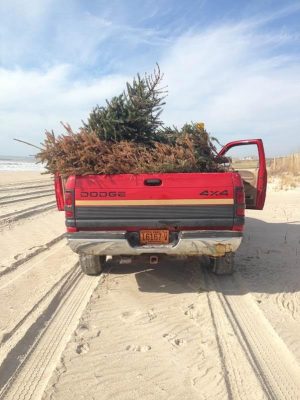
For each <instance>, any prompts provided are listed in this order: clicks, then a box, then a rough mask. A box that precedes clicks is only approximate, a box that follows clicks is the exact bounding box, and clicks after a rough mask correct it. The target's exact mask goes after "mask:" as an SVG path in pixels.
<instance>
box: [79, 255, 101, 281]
mask: <svg viewBox="0 0 300 400" xmlns="http://www.w3.org/2000/svg"><path fill="white" fill-rule="evenodd" d="M104 261H105V256H101V257H100V256H93V255H89V254H79V264H80V267H81V270H82V272H83V273H84V274H86V275H93V276H95V275H100V274H101V271H102V267H103V264H104Z"/></svg>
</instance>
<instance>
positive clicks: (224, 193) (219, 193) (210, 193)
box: [199, 190, 229, 196]
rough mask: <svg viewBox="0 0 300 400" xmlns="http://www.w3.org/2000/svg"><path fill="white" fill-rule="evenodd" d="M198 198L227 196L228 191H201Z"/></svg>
mask: <svg viewBox="0 0 300 400" xmlns="http://www.w3.org/2000/svg"><path fill="white" fill-rule="evenodd" d="M199 194H200V196H229V192H228V190H222V191H220V190H203V192H201V193H199Z"/></svg>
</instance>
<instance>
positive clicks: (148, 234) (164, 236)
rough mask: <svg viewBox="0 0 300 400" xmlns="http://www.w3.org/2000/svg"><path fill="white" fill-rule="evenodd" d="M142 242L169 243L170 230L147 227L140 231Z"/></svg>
mask: <svg viewBox="0 0 300 400" xmlns="http://www.w3.org/2000/svg"><path fill="white" fill-rule="evenodd" d="M140 242H141V244H168V243H169V231H168V230H164V229H147V230H145V231H140Z"/></svg>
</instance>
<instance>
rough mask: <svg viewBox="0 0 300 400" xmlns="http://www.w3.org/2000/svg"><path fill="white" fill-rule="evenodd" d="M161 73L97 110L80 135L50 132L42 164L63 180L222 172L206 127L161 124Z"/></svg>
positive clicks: (68, 130) (163, 91)
mask: <svg viewBox="0 0 300 400" xmlns="http://www.w3.org/2000/svg"><path fill="white" fill-rule="evenodd" d="M162 78H163V75H162V74H161V72H160V69H159V67H158V66H157V69H156V70H155V71H154V73H153V74H151V75H147V74H145V76H144V77H141V76H140V75H139V74H138V75H137V77H136V78H134V80H133V82H132V83H131V84H130V83H127V84H126V90H124V92H123V93H122V94H120V95H119V96H115V97H113V98H112V99H111V100H107V101H106V105H105V106H98V105H97V106H96V107H95V108H94V109H93V110H92V112H91V113H90V115H89V117H88V120H87V122H86V123H84V125H83V127H82V128H80V129H79V131H78V132H73V131H72V129H71V127H70V126H69V125H68V124H63V127H64V129H65V133H64V134H61V135H59V136H57V137H56V136H55V134H54V132H48V131H47V132H46V134H45V135H46V136H45V139H44V141H43V143H42V149H41V151H40V152H39V153H38V154H37V158H38V159H39V160H40V161H41V162H43V163H44V164H45V168H46V170H47V172H49V173H53V174H55V173H60V174H61V175H63V176H69V175H79V174H80V175H86V174H123V173H131V174H138V173H143V172H145V173H150V172H217V171H222V170H223V169H224V168H223V166H221V165H220V163H219V162H218V160H217V158H216V156H217V151H216V147H215V145H214V142H216V139H215V138H212V137H211V136H210V135H209V134H208V133H207V132H206V130H205V128H204V124H202V123H189V124H185V125H184V126H183V127H182V128H181V129H177V128H175V127H173V128H171V127H166V126H165V125H164V124H163V122H162V121H161V119H160V115H161V113H162V111H163V106H164V105H165V97H166V94H167V91H166V88H163V87H161V81H162Z"/></svg>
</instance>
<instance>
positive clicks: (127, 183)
mask: <svg viewBox="0 0 300 400" xmlns="http://www.w3.org/2000/svg"><path fill="white" fill-rule="evenodd" d="M245 145H255V146H256V147H257V151H258V165H257V168H253V169H239V170H233V169H232V171H230V172H218V173H152V174H138V175H133V174H122V175H83V176H74V175H73V176H69V178H68V179H67V181H66V183H65V185H63V184H62V179H61V177H60V176H59V175H57V176H56V177H55V193H56V199H57V206H58V209H59V210H65V216H66V226H67V239H68V243H69V245H70V247H71V249H72V250H73V251H75V252H76V253H78V254H79V259H80V264H81V268H82V270H83V271H84V272H85V273H86V274H88V275H98V274H100V273H101V269H102V265H103V263H104V262H105V259H106V257H107V256H112V257H114V256H121V257H133V256H139V255H142V254H146V255H148V256H149V258H150V262H151V263H155V262H156V261H157V260H158V257H159V255H162V254H167V255H170V256H178V255H185V256H202V255H205V256H208V257H209V259H210V266H211V269H212V271H213V272H215V273H216V274H229V273H231V272H232V271H233V264H234V253H235V251H236V250H237V249H238V247H239V245H240V243H241V240H242V235H243V227H244V212H245V208H252V209H258V210H261V209H262V208H263V206H264V202H265V196H266V187H267V171H266V161H265V154H264V148H263V143H262V141H261V139H251V140H240V141H235V142H230V143H228V144H227V145H226V146H224V147H223V148H222V150H221V151H220V153H219V155H218V156H219V157H220V159H221V158H223V159H224V156H225V154H226V153H227V151H228V150H229V149H230V148H232V147H235V146H245ZM127 259H128V258H127Z"/></svg>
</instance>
